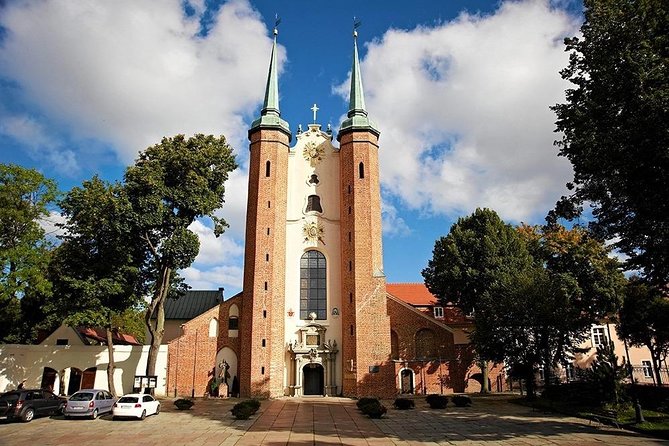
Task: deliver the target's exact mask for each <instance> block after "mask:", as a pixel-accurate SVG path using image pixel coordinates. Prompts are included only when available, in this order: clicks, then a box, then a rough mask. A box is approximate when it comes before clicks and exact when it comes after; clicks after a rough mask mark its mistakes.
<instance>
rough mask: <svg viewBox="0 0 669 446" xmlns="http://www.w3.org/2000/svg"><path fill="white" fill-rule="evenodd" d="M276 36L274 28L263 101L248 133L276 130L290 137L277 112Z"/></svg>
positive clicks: (285, 124) (277, 32)
mask: <svg viewBox="0 0 669 446" xmlns="http://www.w3.org/2000/svg"><path fill="white" fill-rule="evenodd" d="M278 34H279V31H278V30H277V28H276V27H275V28H274V42H273V43H272V55H271V57H270V62H269V70H268V73H267V85H266V87H265V100H264V101H263V107H262V110H261V111H260V117H259V118H258V119H256V120H255V121H253V123H252V124H251V128H250V129H249V132H251V131H254V130H256V129H259V128H278V129H280V130H283V131H284V132H286V133H287V134H288V136H290V128H289V126H288V123H287V122H286V121H284V120H283V119H281V111H280V110H279V74H278V67H277V62H276V36H277V35H278Z"/></svg>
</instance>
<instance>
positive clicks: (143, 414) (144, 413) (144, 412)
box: [139, 409, 146, 420]
mask: <svg viewBox="0 0 669 446" xmlns="http://www.w3.org/2000/svg"><path fill="white" fill-rule="evenodd" d="M139 418H140V419H141V420H143V419H144V418H146V409H144V410H143V411H142V416H141V417H139Z"/></svg>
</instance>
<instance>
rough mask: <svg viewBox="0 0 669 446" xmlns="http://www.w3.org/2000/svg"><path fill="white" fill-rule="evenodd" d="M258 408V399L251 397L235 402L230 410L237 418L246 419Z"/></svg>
mask: <svg viewBox="0 0 669 446" xmlns="http://www.w3.org/2000/svg"><path fill="white" fill-rule="evenodd" d="M258 409H260V401H258V400H255V399H252V400H244V401H242V402H239V403H237V404H235V405H234V406H233V407H232V409H230V412H232V415H233V416H234V417H235V418H236V419H238V420H248V419H249V417H250V416H251V415H253V414H254V413H256V412H257V411H258Z"/></svg>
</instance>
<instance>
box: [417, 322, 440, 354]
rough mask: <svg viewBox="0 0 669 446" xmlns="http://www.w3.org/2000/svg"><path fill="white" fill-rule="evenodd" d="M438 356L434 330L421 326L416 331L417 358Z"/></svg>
mask: <svg viewBox="0 0 669 446" xmlns="http://www.w3.org/2000/svg"><path fill="white" fill-rule="evenodd" d="M436 356H437V350H436V348H435V342H434V331H432V330H430V329H429V328H421V329H420V330H418V331H417V332H416V358H435V357H436Z"/></svg>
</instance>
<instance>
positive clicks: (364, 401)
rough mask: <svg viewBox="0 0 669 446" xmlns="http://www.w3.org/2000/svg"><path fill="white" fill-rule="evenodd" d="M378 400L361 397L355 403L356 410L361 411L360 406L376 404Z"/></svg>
mask: <svg viewBox="0 0 669 446" xmlns="http://www.w3.org/2000/svg"><path fill="white" fill-rule="evenodd" d="M378 402H379V399H378V398H376V397H373V396H363V397H362V398H360V399H359V400H358V401H356V403H355V405H356V406H358V409H361V410H362V406H366V405H367V404H369V403H378Z"/></svg>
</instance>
